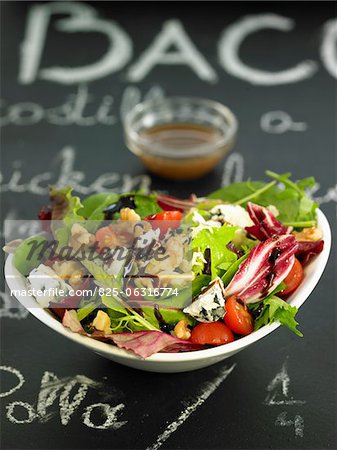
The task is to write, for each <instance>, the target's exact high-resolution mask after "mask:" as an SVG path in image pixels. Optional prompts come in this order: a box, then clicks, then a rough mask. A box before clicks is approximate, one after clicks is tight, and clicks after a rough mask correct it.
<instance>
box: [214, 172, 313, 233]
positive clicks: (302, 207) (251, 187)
mask: <svg viewBox="0 0 337 450" xmlns="http://www.w3.org/2000/svg"><path fill="white" fill-rule="evenodd" d="M266 174H267V175H268V176H269V177H271V178H273V181H272V182H270V183H265V182H262V181H250V180H248V181H245V182H241V183H233V184H231V185H229V186H225V187H223V188H221V189H218V190H217V191H215V192H212V193H211V194H210V195H209V197H210V198H213V199H215V198H218V199H220V200H223V201H225V202H229V203H235V204H239V205H242V206H246V204H247V201H252V202H253V203H257V204H258V205H261V206H265V207H268V206H270V205H274V206H275V207H276V208H277V209H278V211H279V215H278V217H277V219H278V220H279V221H280V222H282V224H283V225H285V226H293V227H295V228H304V227H312V226H315V224H316V209H317V207H318V205H317V204H316V203H315V202H313V200H311V199H310V198H309V197H308V196H307V194H306V192H305V190H306V189H309V188H311V187H313V185H314V184H315V179H314V178H313V177H309V178H305V179H303V180H299V181H297V182H296V183H295V182H294V181H292V180H290V176H291V174H290V173H286V174H282V175H279V174H277V173H275V172H272V171H267V172H266ZM276 182H279V183H280V184H281V187H280V186H278V185H276Z"/></svg>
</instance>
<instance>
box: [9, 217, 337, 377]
mask: <svg viewBox="0 0 337 450" xmlns="http://www.w3.org/2000/svg"><path fill="white" fill-rule="evenodd" d="M317 218H318V226H319V228H320V229H321V231H322V233H323V238H324V241H325V245H324V250H323V251H322V253H320V254H319V255H318V256H317V257H315V259H314V260H313V261H312V262H311V263H310V264H309V265H308V266H307V267H306V268H305V278H304V281H303V282H302V284H301V285H300V287H299V288H298V289H297V290H296V292H295V293H294V294H293V295H292V296H291V297H290V298H289V300H288V303H290V304H291V305H294V306H297V307H298V308H299V307H300V306H301V305H302V304H303V303H304V302H305V300H306V299H307V298H308V297H309V295H310V294H311V292H312V291H313V289H314V287H315V286H316V284H317V283H318V281H319V279H320V277H321V275H322V273H323V270H324V268H325V266H326V263H327V261H328V257H329V253H330V248H331V231H330V227H329V223H328V221H327V219H326V217H325V215H324V214H323V213H322V211H320V210H318V211H317ZM5 277H6V281H7V284H8V286H9V288H10V289H11V290H18V291H20V290H24V289H25V288H26V285H25V279H24V277H23V276H22V275H21V274H20V273H19V272H18V271H17V270H16V268H15V267H14V265H13V256H12V255H9V256H8V258H7V260H6V264H5ZM17 299H18V300H19V302H20V303H21V304H22V305H23V306H24V307H25V308H27V309H28V311H29V312H30V313H31V314H33V316H35V317H36V318H37V319H39V320H40V321H41V322H43V323H44V324H45V325H47V326H48V327H50V328H52V329H53V330H55V331H57V332H58V333H60V334H62V335H63V336H65V337H66V338H68V339H71V340H72V341H74V342H77V343H78V344H81V345H84V346H85V347H87V348H88V349H90V350H92V351H94V352H96V353H98V354H99V355H101V356H104V357H105V358H108V359H111V360H112V361H115V362H118V363H120V364H124V365H125V366H130V367H134V368H137V369H141V370H147V371H150V372H185V371H190V370H195V369H201V368H202V367H207V366H210V365H212V364H215V363H217V362H219V361H221V360H223V359H226V358H229V357H230V356H232V355H235V353H238V352H239V351H241V350H243V349H244V348H246V347H248V346H249V345H251V344H253V343H254V342H256V341H258V340H259V339H261V338H263V337H264V336H267V335H268V334H269V333H271V332H272V331H274V330H276V328H278V327H279V324H278V323H274V324H272V325H270V326H265V327H263V328H261V329H260V330H258V331H254V332H253V333H251V334H250V335H248V336H245V337H243V338H241V339H239V340H237V341H234V342H231V343H230V344H226V345H221V346H218V347H213V348H209V349H206V350H199V351H195V352H182V353H157V354H155V355H152V356H150V357H149V358H146V359H142V358H139V357H137V356H135V355H134V354H133V353H131V352H129V351H126V350H123V349H119V348H118V347H116V346H114V345H111V344H107V343H105V342H99V341H96V340H94V339H91V338H89V337H86V336H81V335H79V334H76V333H73V332H71V331H69V330H67V329H66V328H64V327H63V325H62V324H61V323H60V322H59V321H58V320H57V319H55V318H54V316H53V315H52V314H51V313H49V312H48V311H47V310H44V309H42V308H41V307H38V306H37V303H36V301H35V299H34V298H33V297H23V296H17Z"/></svg>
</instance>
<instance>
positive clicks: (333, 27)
mask: <svg viewBox="0 0 337 450" xmlns="http://www.w3.org/2000/svg"><path fill="white" fill-rule="evenodd" d="M336 41H337V19H333V20H329V21H328V22H327V23H326V24H325V25H324V39H323V41H322V45H321V48H320V52H321V58H322V61H323V63H324V65H325V68H326V70H327V71H328V72H329V73H330V75H332V76H333V77H335V78H337V50H336Z"/></svg>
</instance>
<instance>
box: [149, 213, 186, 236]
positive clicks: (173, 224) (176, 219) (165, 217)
mask: <svg viewBox="0 0 337 450" xmlns="http://www.w3.org/2000/svg"><path fill="white" fill-rule="evenodd" d="M181 217H182V214H181V211H164V212H161V213H158V214H153V215H152V216H147V217H145V220H150V221H153V220H155V221H156V223H155V224H153V225H152V228H153V229H155V230H156V229H158V228H159V229H160V234H161V236H164V235H165V234H166V232H167V230H168V229H169V228H171V229H175V228H178V227H179V225H180V220H181ZM168 221H170V222H168ZM161 222H162V223H161Z"/></svg>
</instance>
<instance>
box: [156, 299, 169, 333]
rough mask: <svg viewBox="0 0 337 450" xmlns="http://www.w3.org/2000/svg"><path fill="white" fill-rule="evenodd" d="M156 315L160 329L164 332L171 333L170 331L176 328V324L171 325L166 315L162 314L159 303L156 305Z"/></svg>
mask: <svg viewBox="0 0 337 450" xmlns="http://www.w3.org/2000/svg"><path fill="white" fill-rule="evenodd" d="M154 316H155V318H156V319H157V320H158V322H159V328H160V330H161V331H163V332H164V333H168V334H170V332H171V331H172V330H173V329H174V326H173V325H170V324H169V323H167V322H166V321H165V319H164V317H163V316H162V314H161V312H160V311H159V305H157V304H155V305H154Z"/></svg>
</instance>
